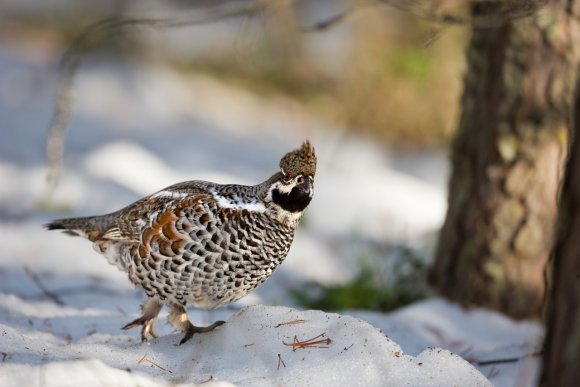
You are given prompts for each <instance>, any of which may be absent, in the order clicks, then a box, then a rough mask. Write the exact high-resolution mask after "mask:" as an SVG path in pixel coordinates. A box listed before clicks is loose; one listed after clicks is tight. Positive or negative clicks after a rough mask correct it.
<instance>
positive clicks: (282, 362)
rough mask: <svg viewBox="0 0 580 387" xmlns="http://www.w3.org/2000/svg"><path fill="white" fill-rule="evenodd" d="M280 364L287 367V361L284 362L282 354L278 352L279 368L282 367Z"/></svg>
mask: <svg viewBox="0 0 580 387" xmlns="http://www.w3.org/2000/svg"><path fill="white" fill-rule="evenodd" d="M280 364H281V365H283V366H284V368H286V363H284V360H282V356H281V355H280V354H278V368H277V369H278V370H279V369H280Z"/></svg>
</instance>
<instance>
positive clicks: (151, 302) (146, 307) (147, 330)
mask: <svg viewBox="0 0 580 387" xmlns="http://www.w3.org/2000/svg"><path fill="white" fill-rule="evenodd" d="M162 307H163V304H162V303H161V302H159V300H156V299H153V298H149V299H148V300H147V301H146V302H145V303H144V304H143V305H141V310H142V311H143V315H142V316H141V317H139V318H138V319H136V320H134V321H131V322H130V323H129V324H127V325H125V326H124V327H123V328H122V329H125V330H127V329H131V328H135V327H136V326H139V325H142V326H143V328H141V341H147V336H148V335H150V336H151V337H153V338H154V339H156V338H157V333H155V329H154V328H153V325H154V324H155V319H157V315H158V314H159V311H160V310H161V308H162Z"/></svg>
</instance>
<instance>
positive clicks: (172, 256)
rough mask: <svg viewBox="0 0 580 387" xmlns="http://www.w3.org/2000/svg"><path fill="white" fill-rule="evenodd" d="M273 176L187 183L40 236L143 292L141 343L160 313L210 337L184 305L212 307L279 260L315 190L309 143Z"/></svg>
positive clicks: (244, 289) (55, 224)
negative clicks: (72, 242) (98, 259)
mask: <svg viewBox="0 0 580 387" xmlns="http://www.w3.org/2000/svg"><path fill="white" fill-rule="evenodd" d="M279 167H280V169H279V171H278V172H276V173H274V174H273V175H272V176H271V177H269V178H268V179H266V180H265V181H264V182H262V183H259V184H257V185H238V184H218V183H213V182H209V181H201V180H192V181H187V182H182V183H177V184H174V185H171V186H169V187H167V188H164V189H162V190H160V191H158V192H156V193H153V194H151V195H149V196H146V197H144V198H142V199H140V200H137V201H136V202H134V203H132V204H129V205H128V206H126V207H124V208H122V209H121V210H119V211H116V212H112V213H109V214H106V215H101V216H89V217H77V218H66V219H56V220H53V221H51V222H50V223H48V224H46V225H45V227H46V228H47V229H48V230H62V231H63V232H64V233H65V234H68V235H72V236H81V237H84V238H86V239H88V240H89V241H91V242H92V243H93V247H94V249H95V250H96V251H97V252H98V253H100V254H102V255H104V256H105V257H106V258H107V260H108V262H109V263H110V264H112V265H115V266H117V267H118V268H119V269H120V270H122V271H124V272H126V273H127V274H128V277H129V280H130V281H131V282H132V283H133V284H134V285H135V286H136V287H138V288H141V289H143V290H144V291H145V293H146V295H147V299H146V301H145V302H144V303H143V304H142V305H141V310H142V315H141V316H140V317H139V318H137V319H135V320H134V321H131V322H130V323H128V324H127V325H125V326H124V327H123V328H122V329H124V330H127V329H131V328H135V327H139V326H141V340H142V341H143V342H145V341H147V340H148V338H149V337H151V338H157V334H156V332H155V329H154V325H155V322H156V319H157V316H158V314H159V312H160V311H161V309H162V308H163V306H165V305H167V306H168V307H169V308H170V311H169V315H168V320H169V322H170V323H171V325H173V326H174V327H175V328H176V329H177V330H179V331H181V332H182V333H184V336H183V338H182V339H181V341H180V343H179V344H180V345H181V344H183V343H185V342H187V341H188V340H189V339H191V337H192V336H193V335H194V334H196V333H203V332H210V331H212V330H214V329H215V328H217V327H219V326H220V325H222V324H224V321H216V322H214V323H213V324H211V325H209V326H205V327H199V326H195V325H193V324H192V323H191V321H190V320H189V317H188V315H187V311H186V306H188V305H191V306H193V307H196V308H200V309H215V308H218V307H220V306H224V305H227V304H230V303H232V302H235V301H237V300H239V299H240V298H242V297H244V296H245V295H246V294H248V293H249V292H250V291H252V290H254V289H255V288H257V287H258V286H260V285H261V284H262V283H263V282H264V281H265V280H266V279H268V277H270V276H271V275H272V273H273V272H274V271H275V270H276V268H278V266H279V265H280V264H281V263H282V262H283V261H284V259H285V258H286V256H287V254H288V252H289V249H290V246H291V244H292V242H293V240H294V235H295V231H296V229H297V226H298V224H299V221H300V219H301V217H302V215H303V213H304V210H305V209H306V207H307V206H308V205H309V204H310V202H311V200H312V197H313V191H314V176H315V174H316V154H315V151H314V147H313V146H312V145H311V144H310V142H309V141H308V140H306V141H304V142H303V144H302V146H301V147H300V148H298V149H295V150H293V151H290V152H288V153H287V154H285V155H284V156H283V157H282V158H281V159H280V163H279Z"/></svg>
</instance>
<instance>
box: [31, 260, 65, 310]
mask: <svg viewBox="0 0 580 387" xmlns="http://www.w3.org/2000/svg"><path fill="white" fill-rule="evenodd" d="M24 271H25V272H26V274H27V275H28V276H29V277H30V279H31V280H32V282H34V283H35V285H36V286H38V288H39V289H40V290H41V291H42V293H44V295H45V296H47V297H48V298H50V299H51V300H52V301H53V302H54V303H55V304H57V305H60V306H64V305H66V304H65V303H64V302H63V301H62V300H61V299H60V298H58V296H57V295H56V294H54V293H53V292H51V291H50V290H48V288H47V287H46V286H44V284H43V283H42V281H41V280H40V278H39V277H38V275H36V273H34V272H33V271H32V269H30V268H29V267H28V266H24Z"/></svg>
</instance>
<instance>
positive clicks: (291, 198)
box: [272, 187, 312, 212]
mask: <svg viewBox="0 0 580 387" xmlns="http://www.w3.org/2000/svg"><path fill="white" fill-rule="evenodd" d="M311 200H312V198H311V197H310V196H309V195H308V194H307V193H306V192H304V191H302V190H301V189H300V188H298V187H294V188H292V191H290V193H287V194H286V193H282V192H280V191H278V190H277V189H275V190H273V191H272V201H273V202H274V203H276V204H277V205H279V206H280V207H282V208H283V209H284V210H286V211H288V212H301V211H304V209H305V208H306V207H307V206H308V204H309V203H310V201H311Z"/></svg>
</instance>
